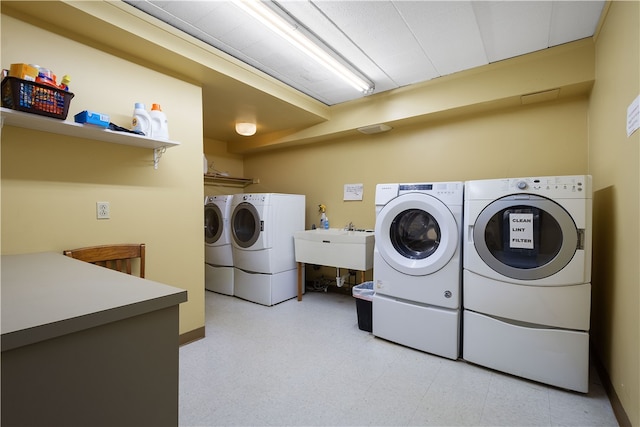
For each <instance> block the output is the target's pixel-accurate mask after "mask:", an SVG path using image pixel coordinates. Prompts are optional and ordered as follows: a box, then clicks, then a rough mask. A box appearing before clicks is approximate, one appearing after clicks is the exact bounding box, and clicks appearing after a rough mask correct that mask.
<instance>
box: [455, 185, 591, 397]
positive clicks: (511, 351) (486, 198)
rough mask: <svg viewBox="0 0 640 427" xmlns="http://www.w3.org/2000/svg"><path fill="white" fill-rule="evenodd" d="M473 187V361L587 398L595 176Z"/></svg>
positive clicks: (469, 237)
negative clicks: (592, 216) (575, 392)
mask: <svg viewBox="0 0 640 427" xmlns="http://www.w3.org/2000/svg"><path fill="white" fill-rule="evenodd" d="M465 186H466V187H465V221H464V222H465V233H466V235H465V239H464V241H465V243H464V245H465V246H464V265H463V266H464V271H463V292H464V302H463V308H464V316H463V346H462V353H463V358H464V359H465V360H468V361H470V362H473V363H477V364H479V365H483V366H487V367H489V368H492V369H496V370H499V371H503V372H507V373H510V374H513V375H517V376H520V377H523V378H528V379H531V380H535V381H539V382H543V383H546V384H550V385H554V386H558V387H562V388H566V389H570V390H575V391H580V392H585V393H586V392H587V391H588V379H589V317H590V310H591V283H590V281H591V211H592V190H591V177H590V176H585V175H581V176H557V177H540V178H510V179H495V180H482V181H469V182H467V183H466V184H465Z"/></svg>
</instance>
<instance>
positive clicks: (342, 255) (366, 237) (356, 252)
mask: <svg viewBox="0 0 640 427" xmlns="http://www.w3.org/2000/svg"><path fill="white" fill-rule="evenodd" d="M293 238H294V241H295V254H296V261H297V262H304V263H306V264H316V265H325V266H329V267H338V268H348V269H351V270H358V271H366V270H370V269H372V268H373V246H374V243H375V237H374V232H373V230H343V229H339V228H330V229H328V230H324V229H319V228H318V229H315V230H305V231H296V232H295V233H294V235H293Z"/></svg>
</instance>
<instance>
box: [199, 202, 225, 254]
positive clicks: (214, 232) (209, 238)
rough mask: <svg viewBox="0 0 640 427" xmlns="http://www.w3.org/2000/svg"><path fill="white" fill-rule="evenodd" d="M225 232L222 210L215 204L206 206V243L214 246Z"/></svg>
mask: <svg viewBox="0 0 640 427" xmlns="http://www.w3.org/2000/svg"><path fill="white" fill-rule="evenodd" d="M222 230H223V219H222V212H221V211H220V208H219V207H218V205H216V204H215V203H208V204H206V205H204V242H205V243H206V244H208V245H214V244H215V243H217V242H218V240H220V236H222Z"/></svg>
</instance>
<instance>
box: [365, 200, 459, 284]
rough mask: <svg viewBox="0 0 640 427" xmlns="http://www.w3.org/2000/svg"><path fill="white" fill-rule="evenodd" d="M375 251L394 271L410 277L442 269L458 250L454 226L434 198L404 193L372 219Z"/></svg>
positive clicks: (444, 207) (455, 227) (452, 217)
mask: <svg viewBox="0 0 640 427" xmlns="http://www.w3.org/2000/svg"><path fill="white" fill-rule="evenodd" d="M375 233H376V234H375V235H376V248H377V250H378V252H379V253H380V255H381V256H382V258H383V259H384V261H385V262H386V263H387V264H389V265H390V266H391V267H393V268H394V269H396V270H398V271H400V272H402V273H404V274H409V275H412V276H423V275H426V274H431V273H434V272H436V271H438V270H440V269H441V268H442V267H444V266H445V265H446V264H447V263H448V262H449V261H450V260H451V257H452V256H453V254H454V252H455V250H456V248H457V247H458V239H459V232H458V225H457V223H456V220H455V218H454V216H453V214H452V213H451V211H450V210H449V208H448V207H447V206H446V205H445V204H444V203H442V202H441V201H440V200H438V199H436V198H435V197H432V196H429V195H427V194H423V193H407V194H403V195H400V196H398V197H396V198H395V199H393V200H391V201H390V202H389V203H387V204H386V205H385V206H384V207H383V208H382V209H381V210H380V212H379V213H378V217H377V218H376V232H375Z"/></svg>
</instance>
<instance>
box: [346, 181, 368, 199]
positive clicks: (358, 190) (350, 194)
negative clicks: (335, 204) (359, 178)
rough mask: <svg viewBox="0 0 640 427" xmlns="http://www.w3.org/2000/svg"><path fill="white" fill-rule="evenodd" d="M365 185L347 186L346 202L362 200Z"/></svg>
mask: <svg viewBox="0 0 640 427" xmlns="http://www.w3.org/2000/svg"><path fill="white" fill-rule="evenodd" d="M363 190H364V184H345V185H344V200H362V193H363Z"/></svg>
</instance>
